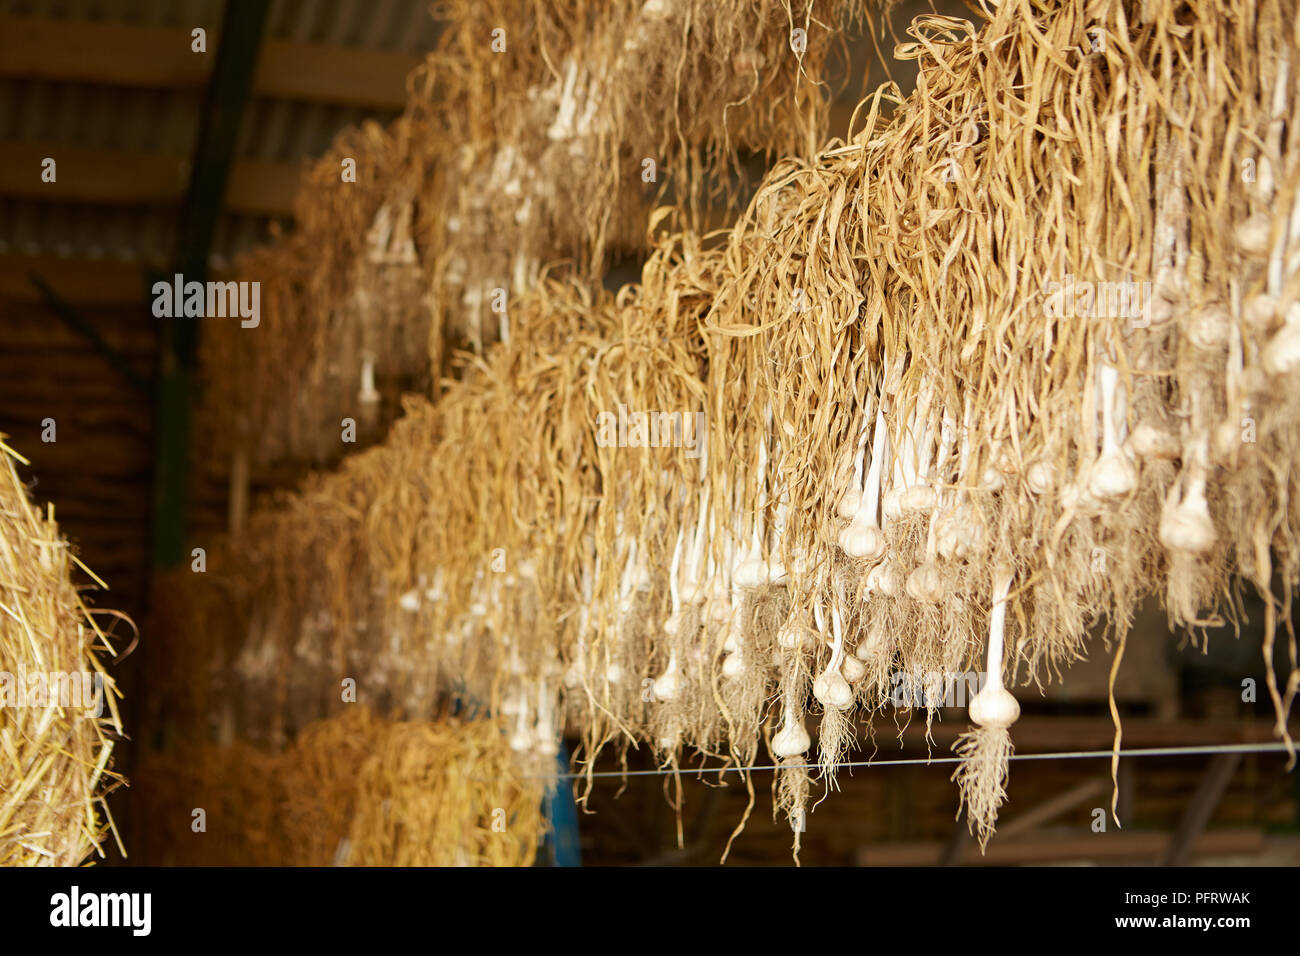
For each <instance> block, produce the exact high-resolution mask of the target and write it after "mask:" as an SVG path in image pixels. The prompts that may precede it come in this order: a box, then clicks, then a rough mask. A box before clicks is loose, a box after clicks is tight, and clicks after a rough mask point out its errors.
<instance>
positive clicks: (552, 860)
mask: <svg viewBox="0 0 1300 956" xmlns="http://www.w3.org/2000/svg"><path fill="white" fill-rule="evenodd" d="M555 765H556V773H557V776H556V778H555V782H554V783H553V784H551V787H550V789H548V790H547V791H546V796H545V797H544V798H543V800H542V809H543V811H544V812H545V813H546V819H547V820H549V821H550V823H551V828H550V832H548V833H547V834H546V837H545V839H544V840H543V841H542V857H543V859H544V860H546V865H548V866H582V848H581V846H579V844H578V808H577V806H576V805H575V804H574V802H573V792H572V786H573V784H572V782H571V781H570V780H569V778H568V776H567V774H568V773H569V748H568V747H566V746H565V745H564V741H563V740H560V751H559V753H557V754H556V755H555Z"/></svg>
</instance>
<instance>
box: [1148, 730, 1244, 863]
mask: <svg viewBox="0 0 1300 956" xmlns="http://www.w3.org/2000/svg"><path fill="white" fill-rule="evenodd" d="M1240 763H1241V754H1239V753H1227V754H1216V755H1215V756H1214V758H1213V759H1212V760H1211V761H1210V765H1209V766H1208V767H1206V768H1205V776H1203V777H1202V778H1201V782H1200V784H1199V785H1198V786H1197V788H1196V793H1194V794H1193V795H1192V800H1191V802H1190V803H1189V804H1188V805H1187V809H1186V810H1185V811H1184V812H1183V818H1182V819H1181V820H1180V821H1179V823H1178V832H1177V833H1175V834H1174V838H1173V839H1172V840H1170V841H1169V850H1168V852H1166V853H1165V856H1164V859H1163V860H1162V861H1161V864H1162V865H1163V866H1186V865H1187V864H1188V863H1190V862H1191V860H1192V851H1193V848H1194V846H1195V843H1196V840H1197V839H1198V838H1199V837H1200V835H1201V833H1202V832H1203V831H1204V830H1205V826H1206V824H1207V823H1209V822H1210V817H1212V816H1214V810H1215V808H1216V807H1217V806H1218V805H1219V801H1220V800H1222V799H1223V792H1224V791H1225V790H1227V789H1228V784H1229V783H1231V782H1232V775H1233V774H1234V773H1236V772H1237V766H1238V765H1239V764H1240Z"/></svg>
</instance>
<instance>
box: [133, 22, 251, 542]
mask: <svg viewBox="0 0 1300 956" xmlns="http://www.w3.org/2000/svg"><path fill="white" fill-rule="evenodd" d="M267 16H268V8H267V7H266V6H264V5H261V4H235V3H232V4H227V5H226V8H225V13H224V15H223V19H222V25H221V44H220V46H219V48H218V49H217V56H216V62H215V63H214V64H213V66H212V75H211V76H210V77H209V79H208V86H207V89H206V90H205V92H204V98H203V109H202V112H201V114H200V115H201V117H202V118H201V120H200V123H199V133H198V139H197V142H196V145H195V149H194V168H193V174H192V175H191V177H190V183H189V188H188V189H187V190H186V194H185V203H184V205H183V206H182V207H181V213H180V226H179V229H178V239H177V244H176V259H175V272H177V273H180V274H182V275H184V276H185V278H186V279H187V280H189V281H198V282H202V281H204V280H206V279H207V272H208V259H209V258H210V257H211V252H212V237H213V235H214V234H215V232H216V228H217V220H218V219H219V218H220V216H221V212H222V207H223V205H224V197H225V195H226V186H227V183H228V182H229V178H230V170H231V167H232V166H233V164H234V151H235V140H236V137H237V136H238V134H239V128H240V125H241V123H242V122H243V118H244V112H245V109H246V108H247V106H248V103H249V101H250V100H251V98H252V86H253V73H254V69H255V67H256V63H257V59H258V54H259V51H260V50H261V47H262V37H263V34H264V32H265V29H266V20H267ZM162 330H163V331H162V338H161V342H160V352H161V362H160V369H161V372H160V375H159V378H158V402H157V407H158V427H157V432H156V442H157V444H156V453H155V455H154V481H153V491H154V520H153V541H154V564H155V566H156V567H158V568H171V567H176V566H178V565H179V564H180V563H181V561H182V559H183V557H184V548H185V527H186V519H187V515H188V509H189V468H190V460H189V457H190V456H189V451H190V406H191V402H192V400H193V397H194V391H195V380H196V377H197V373H198V343H199V330H200V320H199V319H192V318H187V317H184V316H172V317H171V318H169V319H166V320H165V321H164V322H163V325H162Z"/></svg>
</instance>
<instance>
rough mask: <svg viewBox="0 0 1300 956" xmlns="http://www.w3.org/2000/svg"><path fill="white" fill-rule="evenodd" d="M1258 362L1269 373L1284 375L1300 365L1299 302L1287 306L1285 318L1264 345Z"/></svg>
mask: <svg viewBox="0 0 1300 956" xmlns="http://www.w3.org/2000/svg"><path fill="white" fill-rule="evenodd" d="M1260 364H1261V365H1263V366H1264V371H1266V372H1268V374H1270V375H1284V374H1286V373H1287V372H1289V371H1291V370H1292V369H1294V368H1295V367H1296V366H1297V365H1300V302H1293V303H1291V305H1290V306H1289V307H1288V308H1287V310H1286V320H1285V322H1284V323H1283V325H1282V328H1280V329H1278V331H1277V332H1276V333H1274V335H1273V337H1272V338H1271V339H1269V342H1268V345H1266V346H1265V347H1264V354H1263V355H1262V356H1261V359H1260Z"/></svg>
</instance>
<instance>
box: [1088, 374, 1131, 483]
mask: <svg viewBox="0 0 1300 956" xmlns="http://www.w3.org/2000/svg"><path fill="white" fill-rule="evenodd" d="M1097 383H1098V386H1099V387H1100V389H1101V417H1102V446H1101V456H1100V457H1099V458H1098V459H1097V460H1096V461H1095V462H1093V465H1092V470H1091V472H1090V473H1089V476H1088V491H1089V492H1090V493H1091V494H1092V495H1093V496H1094V497H1097V498H1115V497H1118V496H1120V495H1126V494H1128V493H1129V492H1130V491H1132V490H1133V489H1134V488H1136V487H1137V469H1136V468H1135V467H1134V466H1133V462H1132V461H1131V460H1130V459H1129V456H1128V454H1127V453H1126V452H1125V451H1124V449H1123V448H1122V447H1121V445H1120V440H1119V427H1118V424H1117V422H1116V419H1117V418H1119V416H1120V414H1122V411H1123V407H1124V393H1123V386H1122V385H1121V384H1120V381H1119V370H1118V369H1116V368H1115V367H1114V366H1111V365H1108V364H1106V363H1105V362H1103V363H1102V364H1101V366H1100V368H1099V369H1098V370H1097Z"/></svg>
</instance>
